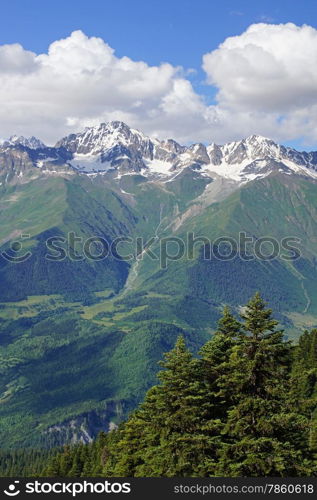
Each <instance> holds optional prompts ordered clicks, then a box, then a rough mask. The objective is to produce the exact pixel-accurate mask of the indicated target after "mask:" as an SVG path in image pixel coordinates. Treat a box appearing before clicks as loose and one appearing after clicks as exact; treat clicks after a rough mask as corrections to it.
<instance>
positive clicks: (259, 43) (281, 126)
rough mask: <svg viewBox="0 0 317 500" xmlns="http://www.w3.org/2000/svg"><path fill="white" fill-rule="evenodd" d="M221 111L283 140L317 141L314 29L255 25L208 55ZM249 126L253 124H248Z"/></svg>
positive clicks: (208, 70) (210, 76)
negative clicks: (302, 139)
mask: <svg viewBox="0 0 317 500" xmlns="http://www.w3.org/2000/svg"><path fill="white" fill-rule="evenodd" d="M203 68H204V70H205V72H206V74H207V81H208V82H209V83H210V84H212V85H215V86H217V87H218V89H219V91H218V95H217V101H218V108H221V109H226V110H227V111H228V112H230V113H231V115H232V117H237V118H239V119H240V120H241V123H242V127H246V128H247V129H248V128H249V126H250V124H251V123H252V121H253V120H254V126H255V127H256V128H257V129H261V130H262V131H267V132H266V133H268V134H271V135H273V136H277V137H278V138H282V139H294V138H298V137H301V136H304V138H306V141H308V142H312V143H313V142H316V141H317V128H316V125H315V122H316V118H317V114H316V111H317V109H316V108H317V31H316V30H315V29H314V28H312V27H311V26H305V25H304V26H302V27H298V26H296V25H294V24H292V23H288V24H280V25H273V24H263V23H260V24H254V25H252V26H250V27H249V28H248V29H247V31H245V32H244V33H242V35H240V36H236V37H230V38H227V39H226V40H225V41H224V42H223V43H222V44H221V45H220V46H219V48H218V49H216V50H214V51H212V52H210V53H209V54H206V55H204V57H203ZM248 122H250V123H248Z"/></svg>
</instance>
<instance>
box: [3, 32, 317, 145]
mask: <svg viewBox="0 0 317 500" xmlns="http://www.w3.org/2000/svg"><path fill="white" fill-rule="evenodd" d="M203 68H204V70H205V72H206V75H207V82H208V84H209V85H213V86H216V87H217V89H218V93H217V97H216V99H217V103H216V104H215V105H207V104H206V102H205V100H204V97H203V96H201V95H199V94H197V93H196V92H195V90H194V88H193V86H192V84H191V82H190V81H189V79H188V78H187V76H188V72H187V71H185V70H183V69H182V68H178V67H174V66H172V65H171V64H168V63H162V64H161V65H159V66H149V65H148V64H147V63H146V62H140V61H133V60H132V59H130V58H128V57H122V58H119V57H117V56H116V55H115V52H114V50H113V49H112V48H111V47H110V46H109V45H107V43H105V42H104V41H103V40H102V39H101V38H96V37H91V38H88V37H87V36H86V35H85V34H84V33H82V32H81V31H75V32H74V33H72V34H71V35H70V36H69V37H68V38H65V39H63V40H58V41H56V42H54V43H52V44H51V45H50V47H49V50H48V52H47V54H39V55H36V54H34V53H33V52H30V51H26V50H24V49H23V47H22V46H21V45H19V44H12V45H2V46H0V123H1V129H0V136H1V137H5V136H9V135H11V134H23V135H36V136H38V137H40V138H41V139H43V140H45V141H47V142H48V143H54V142H55V141H56V140H58V139H59V138H60V137H62V136H63V135H65V134H68V133H70V132H76V131H78V130H81V129H82V128H83V127H85V126H89V125H95V124H97V123H100V122H102V121H109V120H123V121H125V122H126V123H128V124H129V125H130V126H133V127H136V128H139V129H140V130H143V131H144V132H146V133H148V134H152V135H155V136H158V137H162V138H165V137H173V138H176V139H178V140H179V141H181V142H187V141H208V142H211V141H216V142H220V143H221V142H226V141H229V140H234V139H238V138H241V137H243V136H247V135H250V134H252V133H259V134H261V135H266V136H269V137H272V138H273V139H276V140H281V141H285V140H293V139H297V138H300V137H302V138H303V139H304V140H305V141H306V142H307V143H308V144H311V145H313V144H316V143H317V31H316V30H315V29H314V28H312V27H310V26H302V27H298V26H295V25H294V24H290V23H289V24H284V25H273V24H264V23H260V24H255V25H252V26H250V27H249V28H248V30H247V31H245V32H244V33H242V34H241V35H239V36H236V37H230V38H227V39H226V40H225V41H224V42H223V43H222V44H221V45H220V46H219V47H218V48H217V49H216V50H213V51H212V52H210V53H208V54H206V55H205V56H204V57H203Z"/></svg>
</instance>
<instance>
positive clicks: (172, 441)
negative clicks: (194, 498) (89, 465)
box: [113, 337, 220, 477]
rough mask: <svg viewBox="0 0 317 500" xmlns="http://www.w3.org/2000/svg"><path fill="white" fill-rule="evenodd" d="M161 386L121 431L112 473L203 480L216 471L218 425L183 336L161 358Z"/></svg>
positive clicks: (147, 398)
mask: <svg viewBox="0 0 317 500" xmlns="http://www.w3.org/2000/svg"><path fill="white" fill-rule="evenodd" d="M161 366H162V368H163V370H162V371H161V372H160V373H159V379H160V381H161V384H160V385H157V386H155V387H153V388H152V389H150V391H149V392H148V393H147V396H146V398H145V401H144V403H143V404H142V405H141V407H140V409H139V410H138V411H136V412H135V413H134V414H133V416H132V417H131V419H129V420H128V422H127V424H126V425H125V426H124V429H123V431H122V433H121V440H120V441H119V443H118V447H119V449H121V451H122V453H121V455H120V456H119V457H117V461H116V467H115V469H114V471H113V474H114V475H116V473H120V474H122V473H123V472H125V473H126V472H127V471H129V472H130V473H131V472H132V473H133V474H132V475H135V476H157V477H162V476H171V477H173V476H190V475H193V476H204V475H210V474H211V472H212V471H213V469H214V467H215V456H216V449H217V447H218V442H219V430H220V429H219V426H220V422H218V421H211V420H210V412H211V406H212V404H211V402H210V398H209V397H208V393H207V391H206V386H205V384H204V382H203V381H201V380H200V377H199V369H198V362H197V360H195V359H193V357H192V354H191V353H190V352H189V351H188V349H187V348H186V345H185V341H184V338H183V337H179V338H178V340H177V342H176V344H175V347H174V348H173V349H172V350H171V351H170V352H169V353H167V354H166V355H165V360H164V361H163V362H161Z"/></svg>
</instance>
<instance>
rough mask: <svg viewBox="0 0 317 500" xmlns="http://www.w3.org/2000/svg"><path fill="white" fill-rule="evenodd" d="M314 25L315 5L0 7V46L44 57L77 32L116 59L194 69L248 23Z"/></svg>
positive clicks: (178, 2) (224, 1)
mask: <svg viewBox="0 0 317 500" xmlns="http://www.w3.org/2000/svg"><path fill="white" fill-rule="evenodd" d="M259 22H269V23H286V22H293V23H295V24H297V25H301V24H310V25H311V26H315V27H316V24H317V18H316V1H315V0H303V1H300V2H298V1H295V0H266V1H261V0H260V1H259V0H246V1H241V0H240V1H239V0H237V1H234V0H150V1H149V0H54V1H53V0H52V1H43V0H10V1H1V31H0V43H1V44H4V43H14V42H19V43H21V44H22V45H23V46H24V48H26V49H29V50H32V51H34V52H44V51H46V50H47V47H48V46H49V44H50V43H51V42H53V41H54V40H57V39H60V38H64V37H66V36H67V35H69V34H70V33H71V32H72V31H74V30H77V29H81V30H82V31H84V32H85V33H86V34H87V35H88V36H100V37H102V38H103V39H104V40H105V41H106V42H107V43H109V45H111V47H114V48H115V50H116V53H117V55H118V56H120V57H121V56H124V55H127V56H129V57H131V58H132V59H134V60H145V61H146V62H147V63H149V64H151V65H156V64H159V63H161V62H163V61H168V62H170V63H171V64H173V65H182V66H184V67H187V68H189V67H192V68H196V69H199V68H200V66H201V57H202V54H205V53H206V52H209V51H210V50H212V49H214V48H216V47H217V46H218V45H219V44H220V43H221V42H222V41H223V40H224V39H225V38H227V37H228V36H233V35H239V34H240V33H242V32H243V31H245V29H246V28H247V27H248V26H249V25H250V24H253V23H259Z"/></svg>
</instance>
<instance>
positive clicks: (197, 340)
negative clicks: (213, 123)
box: [0, 121, 317, 448]
mask: <svg viewBox="0 0 317 500" xmlns="http://www.w3.org/2000/svg"><path fill="white" fill-rule="evenodd" d="M0 217H1V225H0V253H1V257H0V282H1V288H0V373H1V380H0V402H1V404H0V424H1V425H0V446H1V447H4V448H5V447H22V446H35V445H37V446H53V445H56V444H63V443H65V442H69V441H76V440H79V439H81V440H84V441H89V440H90V439H91V438H92V437H93V436H95V435H96V433H97V432H98V431H99V430H100V429H105V428H106V429H107V428H108V427H109V426H110V427H111V426H113V425H116V424H117V423H118V422H119V421H120V420H121V419H122V418H123V417H124V416H125V415H126V414H127V413H128V412H129V411H130V410H131V409H132V408H134V407H135V406H136V405H137V403H138V402H139V401H140V400H141V399H142V397H143V395H144V393H145V391H146V390H147V388H148V387H150V386H151V385H153V383H154V382H155V376H156V372H157V369H158V367H157V361H158V360H159V359H160V358H161V356H162V352H165V351H167V350H169V349H170V348H171V347H172V346H173V344H174V342H175V339H176V337H177V336H178V334H179V333H183V334H184V336H185V337H186V339H187V341H188V343H189V345H190V347H191V349H192V350H193V351H194V352H195V351H197V350H198V349H199V347H200V346H201V345H202V344H203V343H204V342H205V340H206V339H207V338H208V336H209V335H210V334H211V333H212V332H213V330H214V328H215V324H216V321H217V319H218V318H219V316H220V312H221V309H222V307H223V305H224V304H229V305H230V306H231V307H232V309H233V311H234V312H235V313H236V314H239V312H240V311H241V306H242V304H245V303H246V302H247V300H248V299H249V298H250V296H251V295H253V293H254V292H255V291H257V290H260V291H261V293H262V295H263V297H264V298H265V299H266V300H267V301H268V302H269V304H271V305H272V306H274V310H277V311H278V319H279V320H280V322H281V323H282V325H283V327H284V328H285V336H286V337H288V338H290V339H292V340H296V338H298V337H299V335H300V334H301V333H302V331H303V330H304V329H305V328H310V327H314V326H316V325H317V289H316V285H315V283H316V279H317V152H299V151H296V150H295V149H292V148H289V147H285V146H282V145H278V144H276V143H275V142H274V141H272V140H270V139H267V138H264V137H261V136H257V135H253V136H250V137H248V138H246V139H243V140H241V141H237V142H231V143H228V144H224V145H217V144H214V143H211V144H209V145H204V144H192V145H188V146H183V145H180V144H178V143H177V142H176V141H174V140H173V139H169V140H163V141H161V140H158V139H157V138H150V137H147V136H146V135H144V134H143V133H141V132H139V131H137V130H135V129H132V128H130V127H128V126H127V125H126V124H124V123H122V122H118V121H116V122H110V123H106V124H100V125H99V126H96V127H90V128H86V129H85V130H84V131H83V132H81V133H78V134H71V135H69V136H67V137H64V138H63V139H61V140H59V141H58V142H57V143H56V145H55V146H46V145H45V144H44V143H43V142H42V141H40V140H39V139H37V138H35V137H31V138H29V139H27V138H24V137H17V136H12V137H11V138H9V139H6V140H2V141H1V143H0ZM241 233H242V234H244V235H245V237H247V238H249V239H250V240H252V243H251V244H250V245H249V247H248V253H249V257H250V258H248V259H245V258H243V256H241V252H236V253H235V254H234V255H233V256H232V258H230V259H227V258H226V255H227V254H226V252H227V251H228V248H229V247H230V244H229V247H228V242H229V243H230V242H232V241H234V242H238V243H237V244H238V247H239V249H240V247H241V241H240V236H241ZM70 235H73V237H70ZM188 235H191V237H192V238H194V239H195V240H196V243H195V245H194V246H193V248H192V255H190V256H188V254H186V255H185V256H182V258H174V256H175V247H174V250H173V244H174V245H175V244H176V246H177V245H179V241H183V242H186V244H187V243H188ZM74 237H75V238H79V240H74ZM96 238H98V239H100V240H102V241H106V242H107V243H108V244H109V246H111V245H113V244H116V245H117V244H118V248H120V252H119V253H118V254H116V255H115V254H113V253H112V254H109V255H108V256H107V258H103V259H88V258H86V255H85V253H84V251H83V250H84V248H83V244H84V242H87V241H89V242H90V249H91V250H92V252H93V253H94V254H96V255H98V252H99V251H100V245H99V243H98V241H97V240H96ZM224 239H225V241H224ZM289 239H291V241H292V247H291V246H290V243H288V244H287V243H286V242H287V241H288V240H289ZM140 240H141V241H142V246H141V248H140V247H139V246H138V242H140ZM48 241H51V242H52V241H54V242H55V243H53V246H51V247H50V250H51V252H52V255H55V256H56V255H57V254H59V255H60V258H58V259H50V258H47V254H48V249H49V247H48V246H47V242H48ZM221 241H222V246H221ZM57 242H58V245H59V246H57ZM118 242H119V243H118ZM162 242H163V243H164V245H165V247H164V249H165V253H166V252H167V253H168V258H167V260H166V262H164V263H165V264H166V265H162V259H161V258H160V257H161V254H162ZM177 242H178V243H177ZM216 242H217V243H216ZM274 242H275V243H277V245H278V246H279V249H280V247H281V245H282V250H283V252H284V253H281V252H278V253H277V254H276V255H274V258H261V259H259V258H257V255H256V251H255V250H256V246H258V247H259V245H262V243H263V249H264V251H265V252H266V254H265V255H269V254H270V251H271V247H272V245H273V246H274V245H275V243H274ZM167 244H170V245H171V248H167ZM287 245H288V246H287ZM294 246H295V247H296V252H295V253H294V251H293V252H292V251H291V249H292V248H293V247H294ZM221 248H222V251H224V252H225V253H224V258H217V255H216V254H217V252H218V253H219V252H220V250H221ZM177 250H179V248H178V249H177V247H176V251H177ZM229 251H230V248H229ZM26 252H29V254H30V255H29V257H28V258H27V259H26V260H23V259H22V261H21V262H15V261H14V260H15V259H16V258H17V257H19V256H22V257H23V255H25V254H26ZM265 252H264V253H265ZM220 253H221V252H220ZM152 254H154V255H158V256H159V257H158V258H157V259H155V258H153V255H152ZM127 255H130V258H129V259H127V258H125V256H127ZM165 258H166V255H165ZM26 429H27V432H26Z"/></svg>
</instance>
